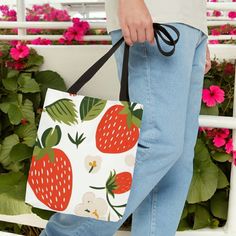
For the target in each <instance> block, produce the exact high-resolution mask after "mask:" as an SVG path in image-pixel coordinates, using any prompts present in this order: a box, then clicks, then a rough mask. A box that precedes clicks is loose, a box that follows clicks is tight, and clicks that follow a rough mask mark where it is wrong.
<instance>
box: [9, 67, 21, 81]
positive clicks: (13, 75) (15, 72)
mask: <svg viewBox="0 0 236 236" xmlns="http://www.w3.org/2000/svg"><path fill="white" fill-rule="evenodd" d="M18 75H19V71H18V70H13V69H10V70H9V71H8V72H7V79H11V78H14V79H16V78H17V77H18Z"/></svg>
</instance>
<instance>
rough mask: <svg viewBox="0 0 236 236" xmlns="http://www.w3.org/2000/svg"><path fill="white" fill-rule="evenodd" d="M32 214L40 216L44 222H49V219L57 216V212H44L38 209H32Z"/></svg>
mask: <svg viewBox="0 0 236 236" xmlns="http://www.w3.org/2000/svg"><path fill="white" fill-rule="evenodd" d="M32 212H33V213H35V214H36V215H37V216H39V217H40V218H42V219H44V220H49V218H50V217H51V216H52V215H53V214H55V213H56V212H54V211H47V210H42V209H39V208H36V207H33V208H32Z"/></svg>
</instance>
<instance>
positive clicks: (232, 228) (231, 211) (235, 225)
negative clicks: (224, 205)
mask: <svg viewBox="0 0 236 236" xmlns="http://www.w3.org/2000/svg"><path fill="white" fill-rule="evenodd" d="M234 65H235V75H234V102H233V117H236V60H235V61H234ZM232 139H233V150H236V129H233V130H232ZM230 180H231V181H230V192H229V203H228V217H227V222H226V226H225V227H226V230H227V231H228V233H229V234H233V235H236V204H235V200H236V167H235V165H234V164H233V163H232V165H231V177H230Z"/></svg>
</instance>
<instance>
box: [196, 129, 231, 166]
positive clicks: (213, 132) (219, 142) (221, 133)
mask: <svg viewBox="0 0 236 236" xmlns="http://www.w3.org/2000/svg"><path fill="white" fill-rule="evenodd" d="M199 131H200V132H205V133H206V137H207V138H209V139H212V142H213V145H214V146H215V147H217V148H221V147H223V148H224V150H225V152H226V153H228V154H232V157H233V162H234V165H236V149H234V147H233V140H232V138H230V130H229V129H226V128H222V129H219V128H208V127H200V128H199Z"/></svg>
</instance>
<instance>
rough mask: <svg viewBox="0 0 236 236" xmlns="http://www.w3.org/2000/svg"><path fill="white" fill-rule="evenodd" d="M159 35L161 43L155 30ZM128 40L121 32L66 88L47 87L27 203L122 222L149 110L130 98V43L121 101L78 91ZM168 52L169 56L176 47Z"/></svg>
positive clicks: (32, 163)
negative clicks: (107, 49) (141, 129)
mask: <svg viewBox="0 0 236 236" xmlns="http://www.w3.org/2000/svg"><path fill="white" fill-rule="evenodd" d="M170 27H171V28H172V27H173V26H170ZM163 28H164V27H162V26H161V25H160V24H157V23H154V29H155V32H158V31H162V32H163V33H164V34H165V35H166V37H167V38H168V39H169V41H167V40H166V39H165V40H166V42H168V43H167V44H169V45H172V46H175V43H176V42H177V40H178V39H177V40H173V39H172V37H171V36H170V34H169V33H168V32H167V31H166V30H165V29H164V30H163ZM172 29H173V30H174V31H175V32H176V33H178V31H177V29H175V28H174V27H173V28H172ZM177 35H178V34H177ZM160 36H161V35H160ZM161 37H163V36H161ZM155 38H156V41H157V44H158V47H159V43H158V38H157V35H156V34H155ZM123 41H124V39H123V37H122V38H121V39H120V40H119V41H118V42H117V43H116V44H115V45H114V46H113V47H112V48H111V49H110V50H109V51H108V52H107V53H106V54H105V55H104V56H103V57H101V58H100V59H99V60H98V61H97V62H95V64H93V65H92V66H91V67H90V68H89V69H88V70H87V71H86V72H85V73H84V74H83V75H82V76H81V77H80V78H79V79H78V80H77V81H76V82H75V84H74V85H72V86H71V87H70V88H69V89H68V91H67V92H61V91H57V90H53V89H48V90H47V94H46V98H45V101H44V107H43V112H42V115H41V119H40V123H39V128H38V133H37V139H36V143H35V147H34V152H33V156H32V160H31V165H30V170H29V175H28V181H27V189H26V197H25V202H26V203H28V204H30V205H32V206H34V207H37V208H40V209H45V210H51V211H55V212H62V213H67V214H74V215H78V216H84V217H92V218H95V219H97V220H105V221H118V220H119V219H120V218H121V217H122V215H123V214H124V211H125V207H126V204H127V201H128V197H129V194H130V190H131V185H132V177H133V170H134V166H135V157H136V152H137V145H138V139H139V135H140V127H141V120H142V114H143V109H145V108H144V107H143V105H142V104H139V103H136V102H135V101H130V100H129V95H128V54H129V46H128V45H127V44H125V51H124V60H123V69H122V70H123V71H122V79H121V86H120V97H119V98H120V99H119V101H114V100H103V99H100V98H94V97H89V96H82V95H77V92H78V91H79V90H80V89H81V87H82V86H83V85H84V84H86V83H87V82H88V81H89V80H90V79H91V78H92V77H93V76H94V74H95V73H96V72H97V71H98V70H99V69H100V68H101V67H102V66H103V64H104V63H105V62H106V61H107V60H108V59H109V58H110V57H111V56H112V54H113V53H114V52H115V51H116V50H117V48H118V47H119V46H120V45H121V43H122V42H123ZM159 49H160V50H162V49H161V48H159ZM173 49H174V47H173ZM163 54H165V55H167V56H169V55H171V54H173V50H172V51H171V52H164V51H163Z"/></svg>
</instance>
